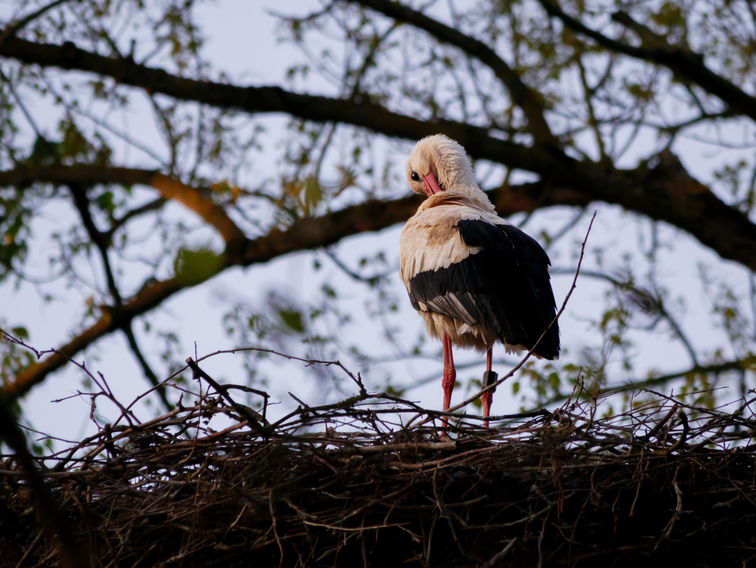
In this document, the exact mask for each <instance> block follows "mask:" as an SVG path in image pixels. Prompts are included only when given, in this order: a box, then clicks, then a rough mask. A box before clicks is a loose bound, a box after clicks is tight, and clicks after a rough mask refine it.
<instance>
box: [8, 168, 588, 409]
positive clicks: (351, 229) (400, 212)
mask: <svg viewBox="0 0 756 568" xmlns="http://www.w3.org/2000/svg"><path fill="white" fill-rule="evenodd" d="M72 180H78V181H81V182H82V183H83V182H86V183H90V184H94V183H102V184H106V183H120V184H124V185H131V184H136V183H140V184H143V185H150V186H152V187H156V186H157V187H159V188H161V189H162V192H161V193H162V195H163V197H168V196H170V197H172V198H175V199H179V200H181V202H182V203H184V204H185V205H187V206H189V207H190V208H191V209H192V210H193V211H195V212H197V213H199V214H201V215H202V216H203V218H204V219H205V220H207V221H208V222H209V223H211V224H212V225H213V226H214V227H215V228H216V229H218V230H219V231H222V234H223V233H226V234H230V235H231V237H232V238H231V239H226V251H225V258H226V264H225V265H224V266H221V267H219V268H218V272H217V273H216V274H218V273H220V272H222V271H224V270H225V269H227V268H230V267H232V266H244V267H246V266H251V265H253V264H259V263H264V262H267V261H269V260H272V259H274V258H277V257H279V256H283V255H285V254H288V253H291V252H296V251H301V250H309V249H316V248H321V247H325V246H329V245H332V244H335V243H336V242H338V241H340V240H341V239H343V238H345V237H348V236H351V235H354V234H357V233H360V232H368V231H378V230H381V229H384V228H386V227H389V226H391V225H394V224H396V223H401V222H404V221H406V220H407V219H408V218H409V217H410V216H411V215H412V214H413V213H414V212H415V210H416V209H417V207H418V205H419V204H420V203H421V201H422V199H421V198H420V197H419V196H417V195H412V196H410V197H405V198H402V199H397V200H394V201H374V200H371V201H366V202H364V203H361V204H359V205H354V206H351V207H347V208H345V209H342V210H340V211H335V212H332V213H328V214H326V215H323V216H321V217H311V218H307V219H302V220H300V221H298V222H296V223H294V224H293V225H291V226H290V227H288V228H287V229H286V230H282V229H279V228H274V229H271V231H270V232H269V233H268V234H267V235H264V236H262V237H258V238H256V239H253V240H250V239H247V238H246V237H245V236H244V235H243V233H241V230H240V229H238V227H236V226H235V225H233V226H232V224H233V223H232V221H231V220H230V219H228V217H227V216H226V215H225V212H223V211H222V209H221V210H220V211H218V209H220V208H219V207H218V206H217V205H215V204H214V203H212V202H209V200H207V199H205V198H204V197H202V196H201V194H200V192H199V190H197V189H196V188H192V187H190V186H187V185H184V184H182V183H181V182H179V181H177V180H172V178H168V177H167V176H163V175H162V174H159V173H156V172H153V171H149V170H138V169H130V168H108V167H100V166H88V165H76V166H62V165H54V166H43V167H35V168H31V167H27V166H19V167H18V168H16V169H14V170H10V171H5V172H0V186H3V185H24V184H28V183H32V182H34V181H46V182H51V183H66V182H71V181H72ZM489 195H490V196H491V199H492V201H493V202H494V203H495V204H496V206H497V211H498V212H499V214H501V215H503V216H509V215H512V214H514V213H517V212H523V211H531V210H532V209H533V208H538V207H547V206H551V205H557V204H565V203H569V204H572V205H578V204H580V203H583V204H585V203H587V198H586V197H581V196H580V195H579V194H577V193H575V192H573V191H571V190H549V191H548V192H547V191H545V189H544V186H543V184H540V183H535V184H526V185H524V186H515V187H507V188H500V189H498V190H494V191H491V192H489ZM555 198H559V199H560V201H556V200H555ZM216 208H218V209H216ZM221 213H222V214H221ZM237 231H238V233H237ZM224 238H226V237H225V235H224ZM187 287H191V286H188V285H187V284H186V283H185V282H180V281H179V280H177V279H175V278H171V279H168V280H163V281H157V282H154V283H152V284H150V285H148V286H145V287H144V288H142V289H141V290H140V291H139V292H138V293H137V294H136V295H135V296H133V297H131V298H128V299H126V300H124V301H123V304H122V305H121V306H101V312H102V313H101V316H100V318H99V320H98V321H96V322H95V323H94V324H93V325H91V326H90V327H89V328H88V329H86V330H84V331H83V332H81V333H80V334H79V335H77V336H76V337H75V338H73V339H72V340H71V341H70V342H68V343H67V344H65V345H63V346H61V347H59V348H58V349H57V351H59V352H60V353H53V354H51V355H49V356H48V357H47V358H45V359H44V360H42V361H40V362H38V363H36V364H34V365H32V366H31V367H29V368H27V369H25V370H23V371H21V372H20V373H19V374H18V375H17V377H16V379H15V380H14V381H13V382H11V383H8V384H7V385H6V386H5V387H4V388H3V389H2V390H0V395H5V396H7V397H9V398H15V397H20V396H23V395H24V394H25V393H27V392H28V391H29V390H30V389H31V388H32V387H33V386H34V385H37V384H39V383H41V382H42V381H44V380H45V378H46V377H47V375H49V374H50V373H52V372H54V371H56V370H58V369H60V368H61V367H62V366H63V365H65V364H66V363H67V362H68V359H69V358H72V357H73V356H74V355H76V353H79V352H80V351H82V350H84V349H86V348H87V347H88V346H89V345H91V344H92V343H94V342H95V341H97V340H99V339H100V338H101V337H103V336H105V335H108V334H110V333H112V332H113V331H116V330H118V329H122V330H125V329H126V328H127V326H128V325H129V324H130V322H131V320H133V319H134V318H135V317H138V316H140V315H142V314H145V313H147V312H149V311H150V310H152V309H154V308H156V307H157V306H159V305H161V304H162V303H163V302H164V301H165V300H167V299H168V298H170V297H171V296H173V295H174V294H176V293H178V292H180V291H181V290H183V289H185V288H187Z"/></svg>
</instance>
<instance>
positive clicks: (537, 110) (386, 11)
mask: <svg viewBox="0 0 756 568" xmlns="http://www.w3.org/2000/svg"><path fill="white" fill-rule="evenodd" d="M347 1H348V2H351V3H354V4H359V5H360V6H364V7H366V8H370V9H371V10H374V11H376V12H380V13H381V14H383V15H384V16H388V17H389V18H392V19H394V20H396V21H397V22H406V23H408V24H410V25H412V26H414V27H416V28H418V29H420V30H423V31H425V32H427V33H429V34H430V35H432V36H433V37H434V38H436V39H437V40H438V41H440V42H442V43H447V44H449V45H452V46H454V47H457V48H459V49H460V50H462V51H463V52H464V53H466V54H467V55H469V56H471V57H474V58H475V59H477V60H478V61H480V62H481V63H483V64H484V65H486V66H488V67H489V68H490V69H491V71H493V72H494V75H496V77H497V78H498V79H499V80H500V81H501V82H502V83H503V84H504V85H505V86H506V88H507V90H509V94H510V95H511V96H512V100H513V101H514V103H515V104H516V105H517V106H518V107H520V108H521V109H522V112H523V113H524V114H525V118H526V119H527V121H528V130H529V131H530V133H531V134H532V135H533V138H534V139H535V141H536V142H537V143H541V144H553V145H555V146H556V145H558V142H557V139H556V138H555V137H554V135H553V134H552V133H551V129H550V128H549V125H548V123H547V122H546V119H545V118H544V116H543V103H542V101H541V100H540V99H539V98H538V97H537V96H536V94H535V93H534V92H533V91H532V90H531V89H530V87H528V86H527V85H526V84H525V83H524V82H523V81H522V79H521V78H520V75H519V74H518V73H517V72H516V71H515V70H514V69H512V68H511V67H510V66H509V65H508V64H507V62H506V61H504V60H503V59H502V58H501V57H499V55H498V54H497V53H496V52H495V51H494V50H493V49H491V48H490V47H488V45H486V44H485V43H483V42H482V41H479V40H477V39H475V38H474V37H471V36H469V35H467V34H464V33H462V32H460V31H459V30H456V29H454V28H452V27H449V26H447V25H446V24H443V23H441V22H439V21H437V20H434V19H433V18H430V17H428V16H426V15H425V14H423V13H422V12H419V11H417V10H413V9H412V8H410V7H409V6H405V5H403V4H401V3H400V2H391V1H389V0H347Z"/></svg>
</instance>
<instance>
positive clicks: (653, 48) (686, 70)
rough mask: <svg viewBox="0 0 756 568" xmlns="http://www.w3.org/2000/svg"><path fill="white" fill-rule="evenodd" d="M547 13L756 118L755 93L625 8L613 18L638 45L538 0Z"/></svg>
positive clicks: (549, 3) (556, 5) (733, 108)
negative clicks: (668, 39)
mask: <svg viewBox="0 0 756 568" xmlns="http://www.w3.org/2000/svg"><path fill="white" fill-rule="evenodd" d="M539 2H540V3H541V5H542V6H543V7H544V9H545V10H546V11H547V12H548V13H549V15H551V16H554V17H556V18H559V19H560V20H561V21H562V23H563V24H564V25H565V26H567V27H568V28H570V29H571V30H573V31H575V32H578V33H580V34H583V35H584V36H587V37H589V38H591V39H592V40H594V41H595V42H596V43H598V44H599V45H600V46H602V47H605V48H607V49H609V50H612V51H616V52H618V53H623V54H625V55H629V56H630V57H634V58H636V59H642V60H644V61H648V62H649V63H654V64H658V65H663V66H664V67H667V68H668V69H669V70H670V71H672V72H673V73H674V74H675V75H677V76H679V77H680V78H682V79H685V80H687V81H690V82H692V83H695V84H696V85H699V86H700V87H702V88H703V89H705V90H706V91H708V92H709V93H711V94H713V95H716V96H717V97H719V98H720V99H721V100H722V101H723V102H725V103H726V104H727V105H728V106H729V107H730V108H731V109H732V110H736V111H738V112H740V113H742V114H744V115H746V116H748V117H750V118H751V119H752V120H756V97H754V96H753V95H749V94H748V93H746V92H745V91H743V90H742V89H741V88H740V87H738V86H737V85H735V84H733V83H732V82H730V81H728V80H727V79H725V78H724V77H722V76H721V75H718V74H717V73H715V72H714V71H712V70H711V69H709V68H708V67H707V66H706V63H705V62H704V57H703V55H701V54H699V53H695V52H693V51H691V50H690V49H686V48H681V47H678V46H675V45H670V44H669V43H668V42H667V40H666V39H665V38H663V37H662V36H660V35H658V34H656V33H654V32H653V31H652V30H650V29H649V28H647V27H646V26H644V25H642V24H639V23H638V22H636V21H635V20H633V19H632V18H631V17H630V15H629V14H627V13H625V12H616V13H615V14H613V15H612V19H613V20H614V21H615V22H618V23H620V24H622V25H624V26H625V27H627V28H630V29H631V30H633V31H634V32H635V33H636V34H637V35H638V37H639V38H640V40H641V47H633V46H630V45H627V44H625V43H622V42H620V41H617V40H613V39H611V38H608V37H607V36H605V35H603V34H601V33H599V32H597V31H595V30H592V29H590V28H589V27H587V26H586V25H584V24H583V23H582V22H580V21H579V20H577V19H575V18H573V17H572V16H569V15H568V14H566V13H565V12H564V11H563V10H562V9H561V8H560V7H559V5H558V4H557V3H556V2H554V1H553V0H539Z"/></svg>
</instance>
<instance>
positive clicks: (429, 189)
mask: <svg viewBox="0 0 756 568" xmlns="http://www.w3.org/2000/svg"><path fill="white" fill-rule="evenodd" d="M423 185H424V186H425V193H426V194H427V195H428V197H430V196H431V195H435V194H437V193H438V192H439V191H441V188H440V187H439V186H438V182H437V181H436V178H435V177H434V176H433V172H428V175H427V176H423Z"/></svg>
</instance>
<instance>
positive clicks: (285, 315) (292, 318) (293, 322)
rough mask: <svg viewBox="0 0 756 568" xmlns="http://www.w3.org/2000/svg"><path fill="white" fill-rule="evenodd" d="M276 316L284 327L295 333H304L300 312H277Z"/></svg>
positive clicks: (282, 310)
mask: <svg viewBox="0 0 756 568" xmlns="http://www.w3.org/2000/svg"><path fill="white" fill-rule="evenodd" d="M278 315H279V316H281V319H282V320H283V322H284V323H285V324H286V326H287V327H288V328H290V329H292V330H293V331H296V332H297V333H304V330H305V328H304V324H303V323H302V312H299V311H296V310H284V309H280V310H278Z"/></svg>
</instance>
